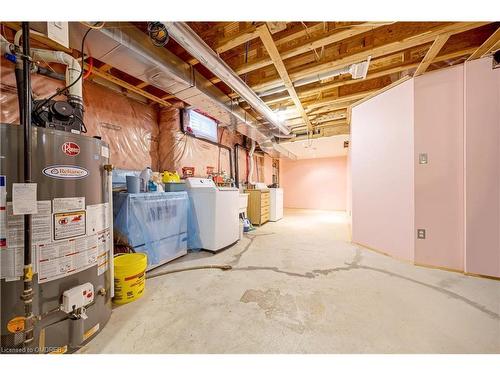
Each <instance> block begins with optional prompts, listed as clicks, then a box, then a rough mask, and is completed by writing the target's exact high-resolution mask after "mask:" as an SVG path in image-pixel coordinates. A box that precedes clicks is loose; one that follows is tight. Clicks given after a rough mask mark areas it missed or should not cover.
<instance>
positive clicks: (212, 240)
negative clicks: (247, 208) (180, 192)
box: [186, 177, 240, 252]
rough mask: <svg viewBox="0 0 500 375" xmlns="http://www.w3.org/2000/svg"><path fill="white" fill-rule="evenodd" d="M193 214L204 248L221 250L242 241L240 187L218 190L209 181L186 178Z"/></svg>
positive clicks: (218, 188)
mask: <svg viewBox="0 0 500 375" xmlns="http://www.w3.org/2000/svg"><path fill="white" fill-rule="evenodd" d="M186 189H187V192H188V195H189V199H190V200H191V209H192V210H193V212H192V215H193V217H194V219H195V221H196V226H197V229H198V232H199V238H200V245H201V248H202V249H205V250H209V251H214V252H215V251H219V250H222V249H224V248H226V247H228V246H230V245H232V244H234V243H235V242H237V241H238V239H239V219H238V210H239V196H240V193H239V191H238V189H237V188H223V187H217V186H216V185H215V183H214V182H213V181H212V180H210V179H206V178H196V177H190V178H188V179H186Z"/></svg>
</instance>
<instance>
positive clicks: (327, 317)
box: [80, 210, 500, 353]
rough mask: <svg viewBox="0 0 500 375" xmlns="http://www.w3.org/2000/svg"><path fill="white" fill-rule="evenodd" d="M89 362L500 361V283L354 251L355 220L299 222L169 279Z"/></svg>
mask: <svg viewBox="0 0 500 375" xmlns="http://www.w3.org/2000/svg"><path fill="white" fill-rule="evenodd" d="M215 263H217V264H230V265H232V266H233V269H232V270H231V271H220V270H198V271H189V272H181V273H175V274H170V275H165V276H160V277H156V278H153V279H150V280H148V281H147V285H146V294H145V296H144V297H143V298H142V299H140V300H138V301H136V302H133V303H131V304H129V305H124V306H121V307H117V308H115V309H114V310H113V314H112V316H111V320H110V322H109V323H108V325H107V326H106V327H105V328H104V329H103V331H102V332H101V333H100V334H99V335H98V336H97V337H96V338H95V339H93V340H92V341H91V342H90V343H89V344H88V345H87V346H85V347H84V348H82V349H81V350H80V353H500V282H499V281H495V280H489V279H483V278H477V277H471V276H464V275H462V274H459V273H453V272H447V271H442V270H435V269H428V268H422V267H416V266H414V265H412V264H409V263H404V262H400V261H398V260H395V259H392V258H390V257H386V256H384V255H380V254H378V253H374V252H372V251H370V250H367V249H364V248H362V247H360V246H358V245H354V244H351V243H350V242H349V227H348V224H347V217H346V215H345V213H341V212H328V211H307V210H288V211H287V212H286V216H285V217H284V218H283V219H282V220H281V221H279V222H276V223H268V224H266V225H264V226H262V227H261V228H258V229H257V230H256V231H254V232H251V233H249V234H248V235H246V237H245V239H244V240H242V241H240V242H239V243H238V244H236V245H235V246H233V247H231V248H230V249H228V250H226V251H224V252H222V253H219V254H216V255H211V254H209V253H204V252H201V253H195V254H188V256H186V257H183V258H181V259H179V260H177V261H176V262H173V263H170V264H168V265H166V266H164V267H162V268H161V269H158V270H156V271H153V272H158V271H163V270H167V269H175V268H181V267H188V266H194V265H201V264H215Z"/></svg>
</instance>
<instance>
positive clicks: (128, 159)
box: [0, 59, 158, 169]
mask: <svg viewBox="0 0 500 375" xmlns="http://www.w3.org/2000/svg"><path fill="white" fill-rule="evenodd" d="M0 77H1V82H2V83H1V86H0V107H1V111H0V122H2V123H10V124H13V123H16V124H18V123H19V108H18V103H17V90H16V82H15V77H14V66H13V65H12V64H11V63H8V62H6V61H5V60H4V59H1V75H0ZM32 86H33V94H34V97H35V98H45V97H47V96H48V95H50V94H52V93H53V92H54V91H55V89H56V88H58V87H63V82H61V81H58V80H55V79H51V78H47V77H44V76H41V75H38V74H33V75H32ZM83 97H84V101H85V125H86V127H87V130H88V133H87V135H88V136H94V135H97V136H101V137H102V139H103V140H104V141H106V142H107V143H109V145H110V151H111V162H112V163H113V165H114V166H115V167H116V168H125V169H143V168H144V167H145V166H151V167H152V168H153V169H156V168H158V155H157V150H158V146H157V145H158V140H157V139H158V126H157V113H156V110H155V109H154V108H153V107H151V106H148V105H146V104H143V103H140V102H138V101H135V100H133V99H129V98H127V97H126V96H124V95H120V94H119V93H117V92H115V91H112V90H110V89H108V88H106V87H103V86H101V85H97V84H95V83H92V82H88V81H85V82H84V85H83Z"/></svg>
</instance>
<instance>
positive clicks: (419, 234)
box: [417, 229, 425, 240]
mask: <svg viewBox="0 0 500 375" xmlns="http://www.w3.org/2000/svg"><path fill="white" fill-rule="evenodd" d="M417 238H418V239H419V240H425V229H417Z"/></svg>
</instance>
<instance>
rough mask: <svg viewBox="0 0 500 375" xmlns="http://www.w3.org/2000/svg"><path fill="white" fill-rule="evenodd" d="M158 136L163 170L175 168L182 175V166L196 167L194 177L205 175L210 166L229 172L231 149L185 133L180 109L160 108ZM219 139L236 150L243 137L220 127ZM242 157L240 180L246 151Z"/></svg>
mask: <svg viewBox="0 0 500 375" xmlns="http://www.w3.org/2000/svg"><path fill="white" fill-rule="evenodd" d="M159 139H160V143H159V150H158V153H159V160H160V170H162V171H163V170H169V171H174V170H175V171H177V172H178V173H179V174H182V167H194V168H195V176H199V177H205V176H206V175H207V167H213V169H214V171H216V172H217V171H221V172H222V171H225V172H226V173H227V175H228V176H229V175H230V172H231V170H230V161H229V158H230V153H229V150H227V149H225V148H222V147H218V146H216V145H214V144H210V143H208V142H206V141H203V140H201V139H196V138H193V137H191V136H189V135H186V134H184V133H183V132H182V131H181V117H180V109H178V108H175V107H172V108H163V109H161V110H160V114H159ZM219 142H220V143H222V144H223V145H226V146H228V147H230V148H231V149H232V150H234V145H235V144H236V143H241V139H240V136H239V135H237V134H235V133H231V132H230V131H229V130H227V129H226V130H223V129H219ZM231 152H234V151H231ZM242 154H243V155H242ZM239 160H240V179H241V176H244V174H243V173H245V172H246V168H244V163H245V161H244V160H245V159H244V153H243V152H242V153H240V156H239ZM233 168H234V166H233Z"/></svg>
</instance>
